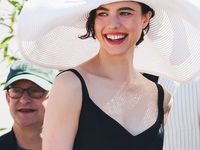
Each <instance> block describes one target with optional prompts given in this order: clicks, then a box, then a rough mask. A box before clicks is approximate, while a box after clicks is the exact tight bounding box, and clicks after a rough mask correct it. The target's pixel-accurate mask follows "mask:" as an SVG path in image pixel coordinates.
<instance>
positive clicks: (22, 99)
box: [20, 91, 32, 104]
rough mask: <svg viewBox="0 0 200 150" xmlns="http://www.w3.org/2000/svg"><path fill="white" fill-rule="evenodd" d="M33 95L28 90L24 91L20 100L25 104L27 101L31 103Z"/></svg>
mask: <svg viewBox="0 0 200 150" xmlns="http://www.w3.org/2000/svg"><path fill="white" fill-rule="evenodd" d="M31 100H32V99H31V97H30V96H29V95H28V92H27V91H24V93H23V94H22V97H21V98H20V102H21V103H23V104H25V103H29V102H31Z"/></svg>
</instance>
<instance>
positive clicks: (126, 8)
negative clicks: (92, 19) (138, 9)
mask: <svg viewBox="0 0 200 150" xmlns="http://www.w3.org/2000/svg"><path fill="white" fill-rule="evenodd" d="M121 10H130V11H135V10H134V9H133V8H130V7H122V8H119V9H118V11H121Z"/></svg>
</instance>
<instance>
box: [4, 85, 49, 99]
mask: <svg viewBox="0 0 200 150" xmlns="http://www.w3.org/2000/svg"><path fill="white" fill-rule="evenodd" d="M12 88H17V89H20V90H22V93H21V95H20V96H19V97H12V96H11V95H10V91H9V90H10V89H12ZM33 88H36V87H30V88H27V89H22V88H20V87H8V88H7V89H6V91H7V92H8V96H9V97H10V98H13V99H19V98H21V97H22V96H23V94H24V91H27V94H28V96H29V97H31V98H34V99H40V98H41V97H43V96H44V94H45V91H46V90H44V89H43V88H40V89H41V90H42V91H41V92H42V95H41V96H40V97H33V96H31V94H30V91H29V90H30V89H33Z"/></svg>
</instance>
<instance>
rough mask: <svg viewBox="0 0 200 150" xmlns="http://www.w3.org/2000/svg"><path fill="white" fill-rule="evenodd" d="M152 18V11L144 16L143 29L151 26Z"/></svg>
mask: <svg viewBox="0 0 200 150" xmlns="http://www.w3.org/2000/svg"><path fill="white" fill-rule="evenodd" d="M151 16H152V12H151V11H148V13H147V14H145V15H143V27H142V29H145V28H146V26H147V25H148V24H149V20H150V18H151Z"/></svg>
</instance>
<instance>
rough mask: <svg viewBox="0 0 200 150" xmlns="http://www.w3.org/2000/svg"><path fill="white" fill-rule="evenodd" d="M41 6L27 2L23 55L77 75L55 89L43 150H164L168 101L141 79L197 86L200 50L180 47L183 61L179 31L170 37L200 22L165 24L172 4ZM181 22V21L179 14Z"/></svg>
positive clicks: (64, 76)
mask: <svg viewBox="0 0 200 150" xmlns="http://www.w3.org/2000/svg"><path fill="white" fill-rule="evenodd" d="M44 1H45V0H43V1H42V2H40V1H38V0H32V1H31V0H30V1H29V2H28V3H27V6H25V7H24V10H22V14H21V18H19V27H18V34H19V37H18V38H19V46H20V50H21V52H22V55H23V56H24V57H25V58H26V59H27V60H29V61H30V62H32V63H34V64H38V65H40V66H43V67H44V66H45V67H52V68H57V69H65V68H68V67H71V68H72V69H69V70H66V71H64V72H62V73H61V74H59V75H58V76H57V77H56V79H55V81H54V84H53V87H52V91H51V94H50V99H49V102H48V106H47V110H46V114H45V120H44V132H43V150H49V149H58V150H72V149H74V150H114V149H115V150H121V149H136V150H161V149H162V147H163V134H164V125H165V123H166V121H167V117H168V114H169V111H170V108H171V104H172V100H171V96H170V94H169V93H168V92H167V91H165V90H164V89H163V88H162V87H161V86H160V85H158V84H155V83H153V82H151V81H149V80H147V79H146V78H145V77H143V76H142V75H141V74H140V73H139V71H142V72H149V73H153V74H156V75H162V76H164V77H168V78H170V79H174V80H176V81H182V82H185V81H189V80H191V79H192V78H195V76H196V75H197V74H199V72H200V67H199V66H197V67H196V66H193V65H194V64H197V65H198V63H199V60H198V59H194V60H193V61H191V60H190V57H192V58H197V57H198V56H199V52H197V50H194V49H195V47H198V46H199V44H198V43H197V42H195V41H193V44H192V46H191V45H189V46H188V47H189V49H190V54H191V56H188V53H187V52H188V51H189V50H188V48H185V49H184V48H183V47H185V45H184V44H185V41H184V42H182V43H181V44H182V45H181V44H180V43H178V44H180V45H178V46H180V47H182V49H181V50H182V51H181V54H182V57H179V55H176V54H180V53H176V52H174V51H173V50H174V47H173V46H174V41H173V40H176V39H177V38H176V37H175V36H174V34H173V33H174V32H175V31H177V30H175V31H174V32H172V29H173V28H174V27H173V28H170V27H171V26H176V24H175V22H178V21H179V23H180V22H181V21H182V20H183V18H184V17H185V18H186V19H185V20H186V21H185V22H184V23H185V24H187V21H188V20H189V22H193V23H194V24H195V25H194V26H190V27H191V28H192V29H193V30H192V32H196V31H199V26H197V25H198V24H199V22H198V21H197V22H195V19H191V18H189V17H187V16H185V15H186V14H184V15H182V16H179V17H177V16H175V17H174V18H173V19H172V20H173V21H172V22H170V18H168V17H169V16H170V15H171V16H174V14H175V13H174V14H171V12H170V10H173V5H172V3H169V1H167V2H165V3H164V2H163V4H160V3H158V2H157V1H156V2H149V1H148V0H141V1H137V2H135V1H117V0H107V1H103V0H102V1H97V0H79V1H66V0H65V1H63V0H59V1H58V2H57V1H56V2H54V1H51V0H50V1H48V2H47V3H44ZM177 1H178V0H177ZM62 2H63V3H62ZM141 2H143V3H141ZM144 3H145V4H144ZM146 4H147V5H146ZM176 4H180V2H177V3H176ZM148 5H149V6H151V7H152V8H153V9H154V7H155V9H154V10H155V13H156V14H155V17H154V18H155V21H154V22H151V23H150V25H151V28H150V30H149V22H150V20H152V19H154V18H152V17H153V16H154V10H153V9H151V8H150V7H149V6H148ZM165 7H166V9H165ZM180 7H182V6H181V5H180ZM51 8H54V9H51ZM161 8H163V9H161ZM38 10H40V11H39V12H38ZM50 10H51V11H50ZM189 10H191V9H189ZM184 11H185V9H184ZM197 11H198V9H197ZM27 12H29V15H30V14H32V17H30V16H29V15H27V14H26V13H27ZM34 12H37V13H40V15H39V16H38V15H37V14H34ZM47 12H48V13H47ZM188 13H189V12H187V14H188ZM44 14H48V15H46V16H45V15H44ZM88 14H89V17H88ZM168 14H170V15H169V16H168ZM176 14H178V15H179V14H182V9H181V10H179V9H177V10H176ZM191 14H192V13H191ZM188 15H190V14H188ZM156 16H157V18H156ZM181 17H182V18H181ZM29 18H31V19H29ZM151 18H152V19H151ZM27 20H29V21H30V22H28V21H27ZM86 21H87V23H86ZM163 22H164V23H167V25H166V24H164V23H163ZM169 22H170V23H171V24H170V25H171V26H170V25H168V23H169ZM173 23H174V24H173ZM85 24H86V29H87V33H86V34H84V32H85V30H84V29H83V27H84V26H85ZM185 24H184V27H185ZM187 26H188V24H187ZM181 27H183V26H179V29H182V28H181ZM148 30H149V32H150V34H149V37H148V38H145V37H144V34H146V33H147V32H148ZM162 31H163V32H162ZM168 31H170V33H169V32H168ZM22 32H23V33H22ZM25 32H26V34H25ZM171 32H172V33H171ZM185 34H186V32H185ZM185 34H181V36H179V38H182V39H184V40H187V41H190V39H189V38H188V39H189V40H188V39H185V38H184V37H182V36H183V35H184V36H185ZM187 34H189V33H187ZM189 35H190V34H189ZM194 36H195V35H194ZM89 37H93V38H96V39H97V40H98V41H99V44H100V46H99V45H98V43H95V42H93V41H92V40H91V39H89ZM143 38H144V41H143ZM195 38H198V37H196V36H195ZM141 42H142V43H141ZM152 43H154V44H155V45H153V44H152ZM140 45H141V46H140ZM93 46H94V47H93ZM136 47H138V48H137V51H138V52H136V51H135V50H136ZM169 47H170V48H169ZM180 47H179V48H180ZM175 48H178V47H175ZM154 50H155V51H154ZM163 50H164V51H163ZM177 51H178V50H177ZM170 52H172V53H173V55H170V54H171V53H170ZM135 54H137V55H135ZM141 54H142V55H141ZM184 56H188V57H187V58H186V57H184ZM171 57H173V58H171ZM88 58H90V59H89V60H88ZM177 58H180V59H177ZM188 58H189V60H188ZM85 60H87V61H85ZM133 60H134V63H133ZM135 60H136V61H135ZM83 61H85V62H84V63H82V62H83ZM188 61H189V62H190V63H188ZM185 63H187V65H185ZM77 64H78V65H77ZM135 64H136V66H137V67H135ZM183 65H185V66H186V69H185V68H182V66H183ZM191 66H192V67H191ZM186 70H187V71H186ZM189 70H190V71H189ZM191 70H192V72H191ZM188 71H189V72H188ZM182 73H185V74H184V76H183V75H182Z"/></svg>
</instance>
